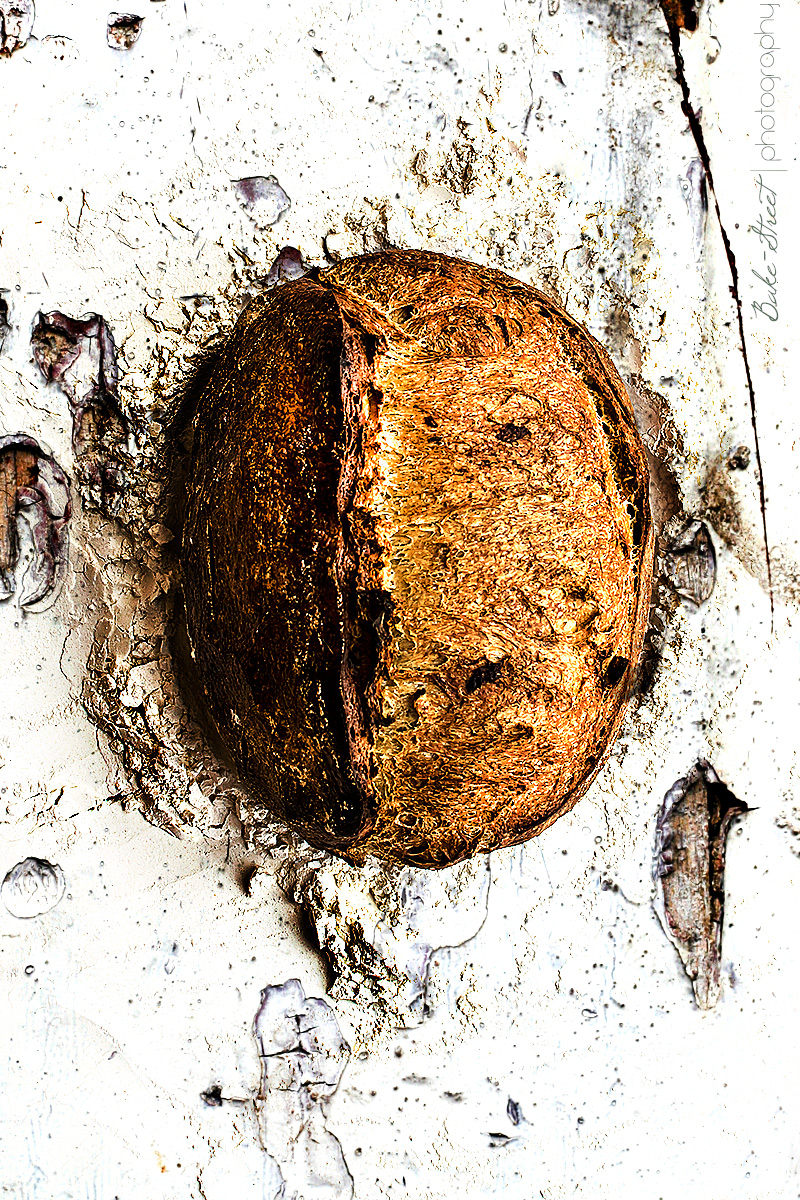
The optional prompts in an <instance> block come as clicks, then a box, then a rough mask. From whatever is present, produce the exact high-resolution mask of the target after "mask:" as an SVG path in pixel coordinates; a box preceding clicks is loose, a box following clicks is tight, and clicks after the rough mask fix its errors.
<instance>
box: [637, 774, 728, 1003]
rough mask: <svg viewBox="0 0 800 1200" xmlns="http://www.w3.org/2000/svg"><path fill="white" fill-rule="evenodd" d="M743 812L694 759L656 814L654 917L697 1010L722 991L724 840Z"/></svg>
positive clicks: (715, 779)
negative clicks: (688, 984)
mask: <svg viewBox="0 0 800 1200" xmlns="http://www.w3.org/2000/svg"><path fill="white" fill-rule="evenodd" d="M746 812H747V805H746V804H745V803H744V801H743V800H739V799H737V797H736V796H734V794H733V792H731V791H730V790H729V789H728V788H727V787H726V786H725V784H724V783H722V782H721V780H720V778H719V776H718V775H717V773H716V771H714V769H713V767H711V766H710V764H709V763H707V762H705V761H702V760H701V761H700V762H698V763H697V765H696V766H695V767H693V768H692V770H691V771H690V772H689V774H688V775H686V776H685V777H684V778H682V779H679V780H677V782H676V783H675V784H673V786H672V787H671V788H670V790H669V791H668V792H667V794H666V796H665V797H664V803H663V804H662V806H661V812H660V813H659V817H658V824H657V827H656V866H655V873H656V880H657V885H658V888H659V893H658V896H657V899H656V912H657V913H658V917H659V920H660V921H661V924H662V925H663V927H664V932H665V933H666V935H667V937H668V938H669V940H670V941H671V942H672V944H673V945H674V946H675V949H676V950H677V951H678V954H679V955H680V958H681V961H682V963H683V966H684V969H685V971H686V974H687V975H688V976H689V978H690V979H691V981H692V988H693V990H694V995H695V1000H696V1001H697V1005H698V1007H699V1008H713V1007H714V1005H715V1004H716V1003H717V1000H718V999H719V996H720V993H721V979H720V962H721V955H722V928H723V919H724V904H725V843H726V840H727V837H728V831H729V829H730V827H731V823H732V822H733V821H734V819H735V818H736V817H737V816H741V815H742V814H743V813H746Z"/></svg>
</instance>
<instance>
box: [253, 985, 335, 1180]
mask: <svg viewBox="0 0 800 1200" xmlns="http://www.w3.org/2000/svg"><path fill="white" fill-rule="evenodd" d="M254 1031H255V1036H256V1041H257V1043H258V1053H259V1057H260V1059H261V1087H260V1089H259V1093H258V1098H257V1100H256V1102H255V1103H256V1111H257V1113H258V1122H259V1130H260V1136H261V1143H262V1145H263V1147H264V1150H265V1151H266V1153H267V1154H268V1155H269V1156H270V1158H271V1160H272V1162H273V1163H274V1165H275V1170H274V1171H273V1173H272V1179H271V1181H270V1184H271V1187H272V1189H273V1190H272V1191H271V1192H270V1184H268V1185H267V1186H266V1187H265V1195H271V1196H272V1197H274V1200H279V1198H280V1200H310V1198H311V1197H314V1198H315V1200H352V1196H353V1180H352V1177H351V1175H350V1172H349V1171H348V1169H347V1164H346V1162H345V1160H344V1154H343V1153H342V1147H341V1144H340V1142H339V1139H338V1138H337V1137H336V1135H335V1134H333V1133H332V1132H331V1131H330V1130H329V1129H328V1127H327V1123H326V1108H327V1104H328V1101H329V1100H330V1099H331V1098H332V1096H333V1095H334V1093H335V1092H336V1089H337V1088H338V1086H339V1081H340V1079H341V1078H342V1074H343V1072H344V1069H345V1067H346V1066H347V1063H348V1061H349V1059H350V1047H349V1046H348V1044H347V1042H346V1041H345V1040H344V1038H343V1037H342V1034H341V1032H340V1030H339V1025H338V1022H337V1020H336V1016H335V1014H334V1012H333V1010H332V1009H331V1008H330V1006H329V1005H328V1004H326V1003H325V1001H324V1000H320V999H317V998H314V997H310V996H309V997H306V994H305V991H304V990H303V986H302V984H301V983H300V981H299V979H289V980H287V982H286V983H283V984H273V985H270V986H269V987H266V988H264V990H263V992H262V993H261V1006H260V1008H259V1010H258V1012H257V1013H256V1017H255V1022H254Z"/></svg>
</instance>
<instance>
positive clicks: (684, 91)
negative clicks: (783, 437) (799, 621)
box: [662, 3, 775, 630]
mask: <svg viewBox="0 0 800 1200" xmlns="http://www.w3.org/2000/svg"><path fill="white" fill-rule="evenodd" d="M662 7H663V3H662ZM664 16H665V17H666V21H667V29H668V30H669V39H670V42H671V43H672V53H673V57H674V59H675V75H676V77H677V80H678V84H679V86H680V89H681V96H682V100H681V109H682V110H683V112H684V114H685V116H686V118H687V120H688V122H689V129H690V130H691V133H692V137H693V138H694V141H695V145H696V146H697V152H698V154H699V155H700V161H701V162H702V164H703V169H704V171H705V173H706V181H707V183H708V191H709V195H710V196H711V198H712V200H713V201H714V211H715V213H716V214H717V222H718V224H719V228H720V233H721V234H722V242H723V245H724V246H725V254H726V256H727V259H728V267H729V269H730V273H731V295H732V296H733V302H734V305H735V306H736V320H737V324H738V326H739V344H740V346H741V350H742V358H743V360H744V373H745V378H746V380H747V391H748V395H749V398H750V424H751V425H752V428H753V442H754V448H755V452H756V466H757V468H758V498H759V502H760V505H761V526H762V529H763V531H764V556H765V558H766V563H767V587H768V589H769V612H770V630H773V629H774V628H775V597H774V594H773V590H772V558H771V555H770V550H769V538H768V536H767V498H766V493H765V490H764V470H763V467H762V465H761V447H760V445H759V440H758V427H757V424H756V393H755V388H754V386H753V376H752V374H751V372H750V360H749V359H748V357H747V342H746V341H745V335H744V317H743V313H742V301H741V297H740V296H739V272H738V269H737V267H736V256H735V254H734V253H733V247H732V246H731V241H730V238H729V237H728V232H727V230H726V229H725V226H724V224H723V222H722V213H721V212H720V207H719V200H718V199H717V190H716V188H715V187H714V176H713V174H712V171H711V158H710V156H709V153H708V147H707V146H706V139H705V136H704V134H703V126H702V125H701V124H700V119H699V117H698V116H697V114H696V113H695V111H694V109H693V108H692V103H691V93H690V91H689V84H688V81H687V79H686V69H685V66H684V61H683V54H682V53H681V35H680V29H679V28H678V26H677V25H675V24H674V22H673V21H671V20H670V18H669V15H668V14H667V12H666V9H665V10H664Z"/></svg>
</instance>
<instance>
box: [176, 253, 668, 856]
mask: <svg viewBox="0 0 800 1200" xmlns="http://www.w3.org/2000/svg"><path fill="white" fill-rule="evenodd" d="M192 453H193V457H192V466H191V474H190V480H189V500H188V509H187V515H186V521H185V526H184V533H183V546H182V566H183V577H184V591H185V599H186V611H187V618H188V627H189V634H190V639H191V644H192V648H193V655H194V657H195V659H196V662H197V666H198V669H199V673H200V677H201V679H202V681H203V685H204V687H205V690H206V693H207V697H208V702H209V705H210V708H211V711H212V714H213V717H214V719H215V721H216V724H217V726H218V728H219V730H220V733H221V735H222V737H223V739H224V741H225V742H226V744H227V745H228V747H229V748H230V750H231V752H232V754H233V757H234V759H235V761H236V763H237V766H238V768H239V770H240V772H241V774H242V776H243V778H244V779H245V780H246V782H247V783H248V785H249V787H250V788H251V789H252V791H253V793H254V795H255V796H256V797H258V798H259V799H260V800H261V801H263V802H264V803H265V804H266V806H267V807H268V808H269V809H270V810H271V811H272V812H273V813H274V814H275V815H276V816H278V817H280V818H282V819H283V820H284V821H286V822H287V823H288V824H289V825H290V826H292V827H293V828H294V829H296V830H298V831H299V832H300V833H302V834H303V836H304V837H306V838H307V839H308V840H309V841H310V842H312V843H313V844H314V845H316V846H320V847H324V848H326V849H329V850H333V851H335V852H336V853H338V854H340V855H342V856H343V857H345V858H347V859H349V860H350V861H351V862H354V863H363V861H364V859H365V857H366V856H367V855H369V854H374V855H377V856H379V857H382V858H388V859H397V860H400V861H402V862H406V863H413V864H416V865H419V866H426V867H442V866H445V865H447V864H449V863H453V862H457V861H458V860H459V859H463V858H465V857H467V856H469V855H472V854H475V853H478V852H479V851H485V850H490V849H493V848H495V847H498V846H508V845H512V844H514V843H517V842H521V841H524V840H525V839H527V838H530V837H533V836H534V835H535V834H537V833H540V832H541V831H542V830H543V829H546V828H547V826H548V825H550V824H551V823H552V822H553V821H555V820H556V818H557V817H559V816H560V815H561V814H562V813H565V812H567V811H568V810H569V809H570V808H571V807H572V806H573V804H575V802H576V800H578V798H579V797H580V796H581V795H582V794H583V793H584V792H585V791H586V789H587V788H588V786H589V784H590V783H591V781H592V779H593V778H594V777H595V775H596V774H597V772H598V770H599V769H600V766H601V764H602V762H603V760H604V758H605V756H606V755H607V753H608V750H609V747H610V746H611V743H612V741H613V739H614V737H615V735H616V732H617V729H618V727H619V724H620V721H621V719H622V714H623V711H624V706H625V701H626V697H627V693H628V689H629V684H630V680H631V675H632V672H633V668H634V665H635V663H636V659H637V656H638V654H639V652H640V648H641V645H642V638H643V634H644V629H645V623H646V619H647V613H648V607H649V598H650V582H651V575H652V560H653V528H652V522H651V518H650V510H649V504H648V495H647V489H648V481H647V472H646V466H645V459H644V454H643V451H642V448H641V445H640V442H639V439H638V436H637V432H636V427H635V424H634V420H633V416H632V413H631V408H630V403H629V400H628V397H627V394H626V391H625V387H624V385H623V383H622V381H621V380H620V378H619V376H618V374H617V372H616V371H615V369H614V367H613V366H612V364H611V361H610V360H609V358H608V356H607V355H606V354H605V352H604V351H603V350H602V349H601V348H600V346H599V345H598V344H597V343H596V342H595V341H594V340H593V339H592V337H591V336H590V335H589V334H588V333H587V332H586V330H585V329H583V328H582V326H580V325H579V324H577V323H576V322H575V321H574V320H572V319H571V318H570V317H569V316H568V315H567V314H566V313H565V312H564V311H563V310H562V309H561V308H560V307H559V306H558V305H557V304H556V303H554V302H553V301H552V300H551V299H550V298H549V297H547V296H545V295H543V294H542V293H541V292H539V291H537V290H536V289H535V288H532V287H529V286H527V285H526V284H523V283H520V282H518V281H517V280H514V279H511V278H509V277H508V276H506V275H504V274H502V273H500V272H499V271H495V270H490V269H489V268H486V267H479V266H475V265H473V264H471V263H467V262H463V261H460V260H458V259H453V258H446V257H444V256H443V255H439V254H432V253H425V252H421V251H396V252H386V253H381V254H373V255H366V256H364V257H360V258H353V259H349V260H345V261H343V262H340V263H338V264H337V265H336V266H334V267H332V268H331V269H330V270H327V271H322V272H318V271H312V272H310V273H309V274H308V275H306V276H305V277H304V278H302V279H297V280H294V281H292V282H289V283H286V284H284V285H282V286H280V287H278V288H276V289H274V290H272V291H270V292H268V293H266V294H264V295H262V296H259V297H258V298H257V299H256V300H254V301H253V302H252V303H251V304H250V305H249V306H248V308H247V309H246V310H245V311H244V313H243V314H242V316H241V318H240V319H239V321H238V323H237V325H236V327H235V329H234V330H233V332H232V334H231V336H230V338H229V340H228V342H227V343H226V345H225V348H224V350H223V352H222V353H221V354H220V356H219V359H218V361H217V363H216V366H215V369H214V372H213V375H212V377H211V379H210V382H209V383H208V385H207V386H206V387H205V390H204V392H203V394H202V396H201V398H200V401H199V406H198V412H197V417H196V421H195V432H194V445H193V452H192Z"/></svg>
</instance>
